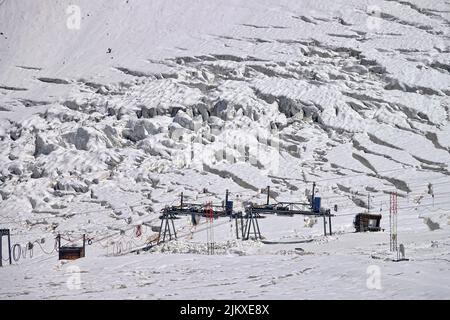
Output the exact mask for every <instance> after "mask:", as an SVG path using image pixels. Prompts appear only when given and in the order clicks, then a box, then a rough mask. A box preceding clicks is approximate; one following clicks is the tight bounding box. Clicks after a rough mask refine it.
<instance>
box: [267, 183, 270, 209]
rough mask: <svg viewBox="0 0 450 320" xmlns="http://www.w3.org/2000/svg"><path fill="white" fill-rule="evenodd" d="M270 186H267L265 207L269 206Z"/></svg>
mask: <svg viewBox="0 0 450 320" xmlns="http://www.w3.org/2000/svg"><path fill="white" fill-rule="evenodd" d="M269 195H270V186H267V205H269Z"/></svg>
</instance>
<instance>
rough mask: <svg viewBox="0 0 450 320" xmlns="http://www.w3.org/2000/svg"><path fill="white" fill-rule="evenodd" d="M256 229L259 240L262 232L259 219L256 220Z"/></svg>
mask: <svg viewBox="0 0 450 320" xmlns="http://www.w3.org/2000/svg"><path fill="white" fill-rule="evenodd" d="M256 228H257V229H258V235H259V239H261V230H259V222H258V219H256Z"/></svg>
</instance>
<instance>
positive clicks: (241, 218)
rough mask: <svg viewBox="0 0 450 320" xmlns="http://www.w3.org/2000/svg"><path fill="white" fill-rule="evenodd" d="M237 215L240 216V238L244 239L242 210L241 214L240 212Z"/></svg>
mask: <svg viewBox="0 0 450 320" xmlns="http://www.w3.org/2000/svg"><path fill="white" fill-rule="evenodd" d="M239 216H240V220H241V234H242V240H245V239H244V216H243V215H242V212H241V214H240V215H239Z"/></svg>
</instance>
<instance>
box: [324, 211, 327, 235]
mask: <svg viewBox="0 0 450 320" xmlns="http://www.w3.org/2000/svg"><path fill="white" fill-rule="evenodd" d="M323 234H324V235H325V236H326V235H327V219H325V212H324V213H323Z"/></svg>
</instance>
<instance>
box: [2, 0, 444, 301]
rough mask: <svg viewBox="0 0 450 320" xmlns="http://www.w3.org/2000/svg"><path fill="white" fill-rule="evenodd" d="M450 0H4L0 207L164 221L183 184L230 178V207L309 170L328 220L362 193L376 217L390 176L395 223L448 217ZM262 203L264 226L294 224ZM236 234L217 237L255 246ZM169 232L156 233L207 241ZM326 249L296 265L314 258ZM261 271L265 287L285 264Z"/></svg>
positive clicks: (212, 184)
mask: <svg viewBox="0 0 450 320" xmlns="http://www.w3.org/2000/svg"><path fill="white" fill-rule="evenodd" d="M449 12H450V7H449V4H448V2H446V1H444V0H441V1H438V0H436V1H434V0H433V1H431V0H429V1H428V0H427V1H419V0H408V1H397V0H390V1H381V0H374V1H362V0H351V1H348V0H345V1H344V0H339V1H312V0H311V1H310V0H304V1H294V0H283V1H279V0H277V1H275V0H267V1H256V0H254V1H253V0H252V1H245V2H244V1H238V0H233V1H226V2H223V1H215V0H214V1H210V0H209V1H207V0H200V1H182V0H176V1H163V0H155V1H153V0H152V1H145V0H127V1H125V0H123V1H117V3H115V4H114V5H113V4H111V1H106V0H99V1H88V0H81V1H78V2H77V3H76V4H75V7H73V4H72V3H71V2H69V1H65V0H64V1H59V2H57V3H52V4H51V5H50V4H49V3H47V2H46V1H35V0H23V1H22V0H21V1H14V0H6V1H3V2H2V3H1V4H0V32H1V34H2V36H0V215H1V219H4V221H5V222H3V221H1V220H0V221H1V222H0V223H2V227H3V225H5V226H6V227H10V228H14V229H15V235H16V237H17V238H16V240H18V239H20V241H31V240H34V239H31V238H33V237H36V236H37V235H39V237H51V236H53V235H55V234H56V233H58V232H69V233H70V232H75V231H77V232H88V233H91V234H93V235H96V236H101V235H105V234H107V233H108V232H109V231H111V230H113V231H119V232H120V230H123V229H125V228H128V227H129V226H130V225H131V226H133V225H135V224H136V225H137V224H140V223H141V222H142V221H147V220H149V219H155V221H156V222H152V224H153V225H154V226H156V225H158V224H159V220H158V219H157V218H158V215H159V212H160V210H161V209H162V208H164V207H165V206H167V205H170V204H175V203H178V201H179V195H180V193H181V192H183V193H184V195H185V197H186V199H188V201H193V202H205V201H207V200H209V201H214V202H220V201H222V200H224V199H223V197H224V193H225V190H226V189H228V190H229V191H230V192H231V197H232V200H233V201H235V206H236V207H237V208H238V209H239V210H242V209H243V206H244V205H245V204H246V203H248V201H257V202H264V201H265V194H263V193H264V191H263V189H264V188H265V187H266V186H267V185H271V194H270V197H271V199H272V201H273V200H277V201H292V200H294V201H297V202H298V201H301V202H305V201H306V200H307V198H306V196H307V195H309V194H310V192H311V190H310V189H311V183H312V182H313V181H317V185H318V191H317V192H318V194H320V195H321V197H322V198H323V202H324V205H326V206H327V207H329V208H332V207H334V205H337V206H338V207H339V210H338V212H337V213H336V214H337V215H342V217H341V218H339V221H338V222H337V224H336V226H335V228H336V230H346V231H348V229H349V226H350V225H351V219H352V215H353V214H355V213H357V212H360V211H364V210H366V207H367V206H369V204H368V203H367V193H370V194H371V196H372V197H375V198H376V200H375V203H372V206H371V208H370V209H376V210H378V209H379V210H380V211H381V212H382V213H383V220H382V224H383V225H384V228H387V227H388V225H387V223H388V217H389V215H388V211H386V210H388V209H389V208H388V205H389V202H387V201H388V197H389V195H388V194H387V193H388V192H390V191H393V190H397V191H398V192H399V196H400V197H401V201H404V206H405V208H408V210H409V211H408V212H410V216H409V217H408V218H407V219H406V220H405V223H406V225H405V230H409V231H410V230H414V226H420V227H419V229H420V230H421V232H423V233H424V234H428V233H429V232H440V231H439V230H441V231H442V230H443V231H445V230H448V213H446V212H448V209H449V208H450V204H449V203H448V202H446V201H444V200H445V192H447V189H448V186H449V184H450V171H449V164H450V138H449V137H450V123H449V112H450V111H449V110H450V63H449V61H450V40H449V39H450V28H449V25H450V13H449ZM78 15H79V16H78ZM23 21H27V22H28V23H22V22H23ZM429 184H433V186H434V193H435V194H434V195H433V197H432V198H431V193H430V192H429ZM447 193H448V192H447ZM439 198H441V199H439ZM411 199H414V201H413V200H411ZM386 202H387V204H386ZM412 203H414V205H415V206H416V207H414V208H413V207H411V206H412ZM422 205H426V207H425V209H423V210H422V209H421V208H420V206H422ZM417 206H419V207H417ZM430 206H432V210H437V209H440V210H442V211H443V212H439V213H438V214H435V212H434V211H432V210H431V211H430V210H429V209H430ZM435 206H436V207H435ZM416 210H417V211H416ZM386 214H387V217H386ZM412 216H414V217H412ZM280 219H284V218H280ZM286 219H287V218H286ZM433 219H435V220H436V219H437V220H439V223H438V224H439V228H438V227H436V225H435V224H434V223H436V222H433V221H434V220H433ZM446 219H447V223H446ZM11 221H12V222H11ZM271 221H273V222H272V224H263V225H264V226H263V228H266V229H265V230H267V231H266V232H267V236H268V237H275V238H277V237H278V238H280V237H286V236H287V237H290V236H293V237H294V236H298V234H297V233H298V232H299V231H298V230H295V228H294V230H293V229H292V228H293V227H290V228H289V229H286V230H284V231H283V232H284V233H282V232H281V231H280V230H279V229H277V228H278V227H279V226H281V225H283V226H284V225H285V222H284V221H285V220H283V221H281V222H280V221H275V220H271ZM400 221H402V220H400ZM183 222H186V221H183ZM178 224H179V226H180V227H182V224H181V223H178ZM185 224H186V223H185ZM305 224H309V226H310V228H307V229H308V232H310V233H311V234H320V233H321V232H322V231H323V230H321V227H320V226H319V225H316V226H315V225H314V223H313V224H311V223H309V222H308V223H306V222H305ZM427 226H428V227H427ZM429 226H431V227H429ZM227 227H228V225H227ZM431 230H437V231H431ZM222 231H223V234H222V235H226V236H223V239H222V240H223V241H228V240H229V239H228V238H229V237H228V236H229V233H230V232H229V230H222ZM302 231H303V229H301V231H300V232H302ZM30 233H31V234H32V236H31V238H30ZM231 236H233V235H231ZM227 237H228V238H227ZM409 237H410V238H408V239H409V240H408V241H410V243H413V242H414V241H419V240H417V239H415V238H414V237H413V235H410V236H409ZM199 238H201V237H199ZM425 238H426V239H427V240H426V241H428V239H429V237H428V236H425ZM444 238H445V237H444ZM227 239H228V240H227ZM377 239H378V240H380V239H379V238H377ZM447 240H448V239H446V240H442V241H444V242H448V241H447ZM343 241H344V242H345V241H347V240H343ZM380 241H381V240H380ZM230 243H231V242H227V244H226V245H225V244H224V245H223V248H222V249H223V250H222V251H223V252H222V253H223V254H230V255H232V254H236V255H252V254H255V250H256V249H255V248H249V247H245V248H234V249H233V250H231V251H229V247H228V246H235V245H236V244H235V243H234V242H233V243H231V244H230ZM358 243H359V241H358ZM422 244H423V243H422ZM181 245H182V246H183V247H182V248H178V249H177V247H176V244H175V248H172V249H170V250H168V251H173V252H183V253H193V252H194V253H199V252H201V251H202V250H203V249H202V248H203V247H202V245H199V246H197V245H195V244H186V245H185V244H183V243H182V244H181ZM361 245H362V244H361ZM445 245H448V243H446V244H445ZM184 246H185V247H184ZM370 248H372V249H373V248H376V246H375V245H373V244H371V247H370ZM227 250H228V251H227ZM261 250H262V251H261V252H262V253H263V254H275V253H276V252H278V253H279V252H281V251H280V250H281V249H280V250H279V251H276V252H275V253H274V251H270V250H269V251H270V253H268V252H267V251H264V250H263V249H261ZM289 250H290V251H288V253H289V254H290V255H294V257H293V258H292V259H291V258H289V262H288V264H289V266H291V263H293V262H294V260H295V259H297V255H296V253H295V252H296V251H295V248H290V249H289ZM311 250H312V251H313V252H314V254H319V253H318V252H321V249H317V248H315V247H314V248H312V249H311ZM256 251H257V250H256ZM331 251H332V252H334V251H333V250H331ZM419 251H420V250H419V249H418V250H417V252H419ZM158 252H164V250H160V251H158ZM261 252H260V253H261ZM415 252H416V251H415ZM278 253H277V254H278ZM322 254H323V252H321V253H320V254H319V255H320V256H319V257H314V260H313V262H312V263H311V264H312V265H315V266H312V267H311V270H309V269H308V270H309V271H308V273H314V272H316V271H317V270H320V275H321V276H323V275H325V274H326V272H325V271H324V270H323V269H321V268H320V267H318V265H323V263H324V261H323V259H324V256H322ZM353 254H354V253H349V255H353ZM306 256H307V255H306ZM157 257H158V259H162V258H161V255H159V254H158V255H157ZM121 259H123V258H121ZM221 259H225V258H224V257H221ZM258 259H263V258H258ZM277 259H280V258H278V257H277ZM350 260H351V259H350V258H349V256H347V257H345V258H343V260H342V261H343V262H344V263H350ZM102 263H104V262H103V261H102ZM124 263H125V262H124ZM127 263H128V262H126V263H125V265H126V264H127ZM274 263H275V262H274ZM358 263H361V265H363V264H364V263H365V262H364V261H359V262H358ZM188 264H189V263H188ZM187 268H190V267H189V266H188V267H187ZM436 268H437V267H436ZM444 269H445V274H444V275H443V276H444V277H446V279H448V278H449V272H448V267H446V268H444ZM364 271H365V270H363V272H364ZM305 272H306V271H305ZM182 273H183V274H184V271H183V272H182ZM292 274H293V275H292V276H293V277H299V278H301V279H302V278H303V277H305V275H303V274H300V273H298V271H294V270H293V271H292ZM290 276H291V275H286V277H290ZM347 276H348V275H347ZM136 277H139V275H137V274H132V275H126V277H125V278H126V279H129V278H133V279H134V278H136ZM267 277H268V275H267V274H262V275H260V278H261V281H259V280H258V281H259V282H261V283H259V282H258V281H257V282H258V286H259V287H260V288H265V287H266V286H270V285H271V283H273V284H276V283H278V282H282V281H284V280H281V279H284V278H283V275H280V276H276V277H275V278H276V279H275V278H274V279H272V280H270V279H268V278H267ZM266 278H267V279H266ZM263 280H264V281H266V280H267V281H268V282H267V281H266V282H264V281H263ZM236 281H237V280H236ZM246 281H249V282H251V281H253V280H248V279H247V280H246ZM255 281H256V280H255ZM271 281H272V282H271ZM263 282H264V283H263ZM440 282H442V281H440V280H439V279H438V280H436V283H440ZM149 285H150V284H149ZM160 285H167V284H166V283H160ZM352 285H353V284H352ZM231 286H232V287H233V284H232V285H231ZM275 286H276V285H275ZM2 288H3V286H2ZM105 288H106V287H102V290H107V288H106V289H105ZM16 289H17V288H16ZM291 289H292V290H294V289H295V288H294V287H292V288H291ZM11 290H12V291H14V290H13V288H12V287H11ZM252 290H253V289H252ZM313 291H315V292H316V293H317V294H318V295H319V296H320V292H322V293H323V292H325V290H324V291H320V290H319V291H318V288H315V289H313ZM356 292H357V291H355V293H354V294H353V295H350V296H352V297H353V296H356V294H357V293H356ZM438 292H440V293H441V295H439V294H433V293H430V294H429V296H430V297H438V298H440V297H441V298H442V297H443V298H448V296H449V295H448V289H447V291H445V290H441V291H439V290H438ZM184 293H185V294H188V293H189V290H187V291H185V292H184ZM303 293H305V292H303ZM0 294H1V295H2V296H3V297H5V296H9V295H7V292H6V291H5V290H3V289H1V292H0ZM24 294H25V293H24ZM236 294H237V296H239V294H240V293H239V292H238V291H236ZM396 294H397V292H396V291H395V289H392V288H391V289H390V291H389V295H390V296H392V297H394V296H395V295H396ZM442 294H443V295H444V296H443V295H442ZM17 295H18V296H19V297H20V296H21V294H20V293H17ZM31 295H32V296H35V295H37V296H41V293H39V294H38V293H37V292H35V291H33V290H32V292H31ZM154 296H155V297H164V295H163V294H161V293H155V295H154ZM198 296H199V297H201V296H202V295H198ZM275 296H276V297H281V296H282V293H281V291H274V293H273V294H269V293H265V294H261V295H259V296H258V295H256V297H269V298H271V297H275ZM418 296H419V295H416V296H413V297H418ZM82 297H88V295H82ZM112 297H117V296H116V295H112ZM225 297H228V295H225ZM247 297H249V296H247ZM402 297H409V296H408V295H402Z"/></svg>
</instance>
